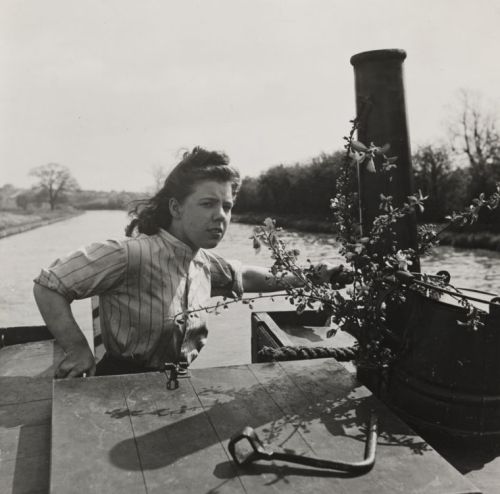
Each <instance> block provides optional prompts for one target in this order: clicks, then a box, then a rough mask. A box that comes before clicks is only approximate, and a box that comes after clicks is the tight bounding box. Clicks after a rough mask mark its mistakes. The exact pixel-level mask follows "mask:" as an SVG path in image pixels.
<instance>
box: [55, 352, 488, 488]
mask: <svg viewBox="0 0 500 494" xmlns="http://www.w3.org/2000/svg"><path fill="white" fill-rule="evenodd" d="M165 383H166V380H165V377H164V376H163V375H162V374H159V373H158V374H155V373H153V374H139V375H128V376H114V377H99V378H88V379H74V380H62V381H55V382H54V390H53V392H54V395H53V398H54V400H53V417H52V456H51V460H52V461H51V492H52V493H53V494H56V493H71V492H75V493H81V492H88V493H92V492H106V493H112V492H119V493H120V494H123V493H126V492H132V493H140V492H148V493H155V492H162V493H164V492H178V493H182V492H186V493H196V492H212V493H215V492H218V493H219V492H228V493H229V492H231V493H233V492H234V493H237V492H249V493H250V492H251V493H260V492H266V493H268V492H287V493H294V492H307V493H310V492H315V493H316V492H318V493H320V492H328V493H331V492H336V493H344V492H345V493H348V492H349V493H365V492H366V493H368V492H369V493H373V492H384V493H391V492H392V493H405V494H407V493H411V492H419V493H440V494H445V493H450V494H451V493H453V494H458V493H476V492H479V491H478V490H477V489H476V488H475V487H474V486H473V485H472V484H471V483H470V482H469V481H468V480H467V479H465V478H464V477H462V476H461V475H460V474H459V473H458V472H457V471H456V470H455V469H454V468H453V467H451V466H450V465H449V464H448V463H447V462H445V461H444V460H443V459H442V458H441V457H440V456H439V455H438V454H437V453H436V452H435V451H434V450H433V449H431V448H430V447H429V446H428V445H427V444H426V443H425V442H424V441H423V440H422V439H421V438H420V437H419V436H417V435H416V434H415V433H413V432H412V431H411V430H410V429H408V427H406V426H405V425H404V424H403V423H402V422H401V421H400V420H399V419H398V418H397V417H395V416H394V415H393V414H392V413H391V412H390V411H389V410H388V409H387V408H386V407H385V406H384V405H382V404H381V403H379V402H378V401H377V400H376V399H375V398H373V397H372V396H371V394H370V393H369V392H368V390H366V388H364V387H363V386H360V385H359V384H358V383H357V382H356V381H355V379H354V378H353V377H352V376H351V375H350V374H349V373H348V372H347V371H346V370H345V369H344V368H343V367H342V366H340V365H339V364H338V363H336V362H334V361H332V360H314V361H294V362H282V363H279V364H253V365H243V366H234V367H219V368H212V369H197V370H193V371H192V377H191V378H190V379H182V380H180V387H179V389H177V390H173V391H167V390H166V388H165ZM371 409H375V410H376V411H377V413H378V415H379V421H380V437H379V441H378V447H377V461H376V464H375V467H374V468H373V470H372V471H370V472H369V473H367V474H364V475H360V476H349V475H346V474H342V473H338V472H330V471H321V470H315V469H311V468H307V467H301V466H298V465H295V466H294V465H292V464H286V463H281V462H273V463H266V462H261V463H258V464H254V465H252V466H251V467H248V468H245V469H243V468H236V467H235V466H234V464H233V463H232V461H231V459H230V457H229V454H228V452H227V444H228V440H229V438H230V437H231V435H233V434H235V433H236V432H239V431H240V430H241V429H242V428H243V427H244V426H246V425H250V426H252V427H254V428H255V429H256V430H257V432H258V434H259V436H260V437H261V438H262V439H263V440H264V441H265V442H267V443H268V444H269V445H270V446H271V447H272V448H274V449H287V450H293V451H294V452H297V453H299V454H307V455H313V456H314V455H315V456H317V457H324V458H329V459H340V460H345V461H358V460H360V459H361V458H362V457H363V452H364V440H365V432H366V424H367V421H368V418H369V414H370V410H371Z"/></svg>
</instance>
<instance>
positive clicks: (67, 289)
mask: <svg viewBox="0 0 500 494" xmlns="http://www.w3.org/2000/svg"><path fill="white" fill-rule="evenodd" d="M126 272H127V252H126V249H125V247H124V246H123V244H121V243H120V242H117V241H113V240H108V241H106V242H100V243H93V244H90V245H88V246H86V247H83V248H82V249H79V250H77V251H75V252H73V253H71V254H68V255H67V256H64V257H61V258H59V259H56V260H55V261H54V262H53V263H52V264H51V265H50V266H49V267H48V268H44V269H42V271H41V272H40V274H39V275H38V276H37V277H36V278H35V279H34V280H33V281H34V282H35V283H37V284H39V285H42V286H44V287H46V288H49V289H51V290H54V291H56V292H58V293H60V294H61V295H62V296H63V297H65V298H66V299H67V300H68V301H70V302H71V301H72V300H75V299H82V298H86V297H91V296H93V295H99V294H100V293H103V292H105V291H108V290H112V289H113V288H114V287H115V286H117V285H118V284H119V283H120V282H121V281H122V280H123V279H124V277H125V276H126Z"/></svg>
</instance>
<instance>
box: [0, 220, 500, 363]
mask: <svg viewBox="0 0 500 494" xmlns="http://www.w3.org/2000/svg"><path fill="white" fill-rule="evenodd" d="M126 222H127V218H126V215H125V213H124V212H122V211H92V212H86V213H85V214H83V215H81V216H77V217H75V218H72V219H69V220H65V221H61V222H58V223H54V224H52V225H48V226H44V227H40V228H37V229H35V230H30V231H28V232H24V233H21V234H18V235H14V236H11V237H6V238H4V239H1V240H0V259H1V260H2V261H1V262H2V269H1V273H2V276H0V327H10V326H25V325H40V324H43V321H42V319H41V316H40V315H39V313H38V310H37V308H36V304H35V302H34V299H33V295H32V286H33V283H32V280H33V278H34V277H35V276H36V275H37V274H38V272H39V271H40V268H41V267H42V266H47V265H49V264H50V263H51V262H52V261H53V260H54V259H56V258H57V257H59V256H61V255H63V254H65V253H68V252H70V251H72V250H75V249H77V248H78V247H80V246H83V245H85V244H88V243H90V242H92V241H95V240H105V239H108V238H120V237H123V236H124V233H123V232H124V227H125V225H126ZM252 231H253V226H250V225H242V224H236V223H233V224H232V225H231V226H230V228H229V230H228V232H227V234H226V237H225V238H224V240H223V241H222V242H221V244H220V245H219V246H218V247H217V249H216V252H218V253H219V254H220V255H222V256H224V257H226V258H228V259H239V260H241V261H242V262H244V263H247V264H255V265H260V266H269V265H270V264H271V263H272V261H271V258H270V255H269V252H268V251H266V250H265V249H263V250H262V251H261V252H260V253H259V254H256V253H255V252H254V250H253V247H252V241H251V235H252ZM283 236H284V238H285V239H286V240H287V241H288V242H289V243H290V245H293V246H294V247H296V248H298V249H299V250H300V252H301V257H302V258H303V260H304V263H305V262H306V259H311V260H312V261H319V260H321V259H324V260H329V261H330V262H333V263H335V262H342V258H341V257H340V256H339V254H338V247H337V245H336V243H335V240H334V237H333V236H332V235H327V234H312V233H300V232H293V231H288V232H284V234H283ZM421 264H422V271H424V272H427V273H430V274H434V273H436V272H437V271H439V270H442V269H445V270H447V271H449V272H450V273H451V276H452V283H453V284H454V285H455V286H457V287H465V288H472V289H475V290H483V291H487V292H492V293H497V294H498V293H500V252H493V251H486V250H470V249H458V248H453V247H439V248H438V249H436V251H435V252H434V253H433V254H432V255H431V256H429V257H426V258H424V259H422V263H421ZM253 310H293V307H292V306H291V305H290V304H289V303H288V302H286V301H284V300H283V299H282V298H276V299H275V300H274V301H271V300H269V299H265V300H260V301H258V302H256V303H255V304H254V307H253ZM73 311H74V313H75V317H76V319H77V321H78V322H79V324H80V325H81V327H82V328H83V329H86V330H90V328H91V324H92V323H91V317H90V313H91V311H90V303H89V301H88V300H83V301H76V302H74V304H73ZM250 313H251V310H250V309H249V308H248V306H247V305H243V304H239V303H238V304H232V305H230V306H229V308H228V309H225V310H223V311H222V312H221V313H220V314H218V315H211V316H210V318H211V320H210V335H209V338H208V343H207V346H206V347H205V349H204V350H203V351H202V353H201V354H200V356H199V357H198V359H197V360H196V361H195V362H194V363H193V367H212V366H216V365H232V364H240V363H247V362H250Z"/></svg>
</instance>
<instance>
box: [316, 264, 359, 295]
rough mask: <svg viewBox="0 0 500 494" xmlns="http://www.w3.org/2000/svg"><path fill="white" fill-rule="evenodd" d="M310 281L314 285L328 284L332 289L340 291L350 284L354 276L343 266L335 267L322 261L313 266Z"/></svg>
mask: <svg viewBox="0 0 500 494" xmlns="http://www.w3.org/2000/svg"><path fill="white" fill-rule="evenodd" d="M311 279H312V281H313V282H316V283H330V284H331V285H332V286H333V287H334V288H336V289H340V288H344V287H345V286H346V285H349V284H350V283H352V282H353V281H354V275H353V273H352V271H351V270H348V269H346V268H345V267H344V265H343V264H338V265H335V264H331V263H329V262H327V261H322V262H320V263H318V264H316V266H314V274H313V276H312V278H311Z"/></svg>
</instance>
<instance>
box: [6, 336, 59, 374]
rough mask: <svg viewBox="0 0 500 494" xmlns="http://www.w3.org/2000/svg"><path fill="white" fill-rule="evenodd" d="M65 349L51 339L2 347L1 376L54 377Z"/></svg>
mask: <svg viewBox="0 0 500 494" xmlns="http://www.w3.org/2000/svg"><path fill="white" fill-rule="evenodd" d="M62 357H63V351H62V349H61V348H60V347H59V346H58V345H54V342H53V341H51V340H48V341H39V342H35V343H25V344H23V345H13V346H7V347H4V348H1V349H0V376H10V377H19V376H31V377H53V375H54V368H55V365H57V363H59V361H60V360H61V359H62Z"/></svg>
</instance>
